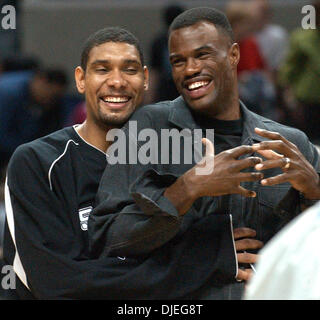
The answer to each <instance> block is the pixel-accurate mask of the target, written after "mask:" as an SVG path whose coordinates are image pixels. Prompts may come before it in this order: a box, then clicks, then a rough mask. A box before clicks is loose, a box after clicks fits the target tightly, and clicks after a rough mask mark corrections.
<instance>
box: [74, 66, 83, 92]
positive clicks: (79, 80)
mask: <svg viewBox="0 0 320 320" xmlns="http://www.w3.org/2000/svg"><path fill="white" fill-rule="evenodd" d="M74 77H75V80H76V86H77V89H78V92H79V93H81V94H84V92H85V89H86V87H85V80H84V78H85V72H84V71H83V69H82V68H81V67H80V66H78V67H76V69H75V70H74Z"/></svg>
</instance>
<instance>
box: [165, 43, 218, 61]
mask: <svg viewBox="0 0 320 320" xmlns="http://www.w3.org/2000/svg"><path fill="white" fill-rule="evenodd" d="M201 50H210V51H216V49H215V48H214V47H212V46H211V45H208V44H206V45H203V46H201V47H199V48H197V49H194V51H195V52H198V51H201ZM180 56H182V55H181V54H179V53H172V54H170V56H169V58H170V60H171V59H174V58H178V57H180Z"/></svg>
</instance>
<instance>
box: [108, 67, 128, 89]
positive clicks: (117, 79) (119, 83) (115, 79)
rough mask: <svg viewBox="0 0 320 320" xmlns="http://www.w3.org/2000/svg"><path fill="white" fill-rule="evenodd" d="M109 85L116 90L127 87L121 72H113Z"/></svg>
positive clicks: (110, 75) (109, 78)
mask: <svg viewBox="0 0 320 320" xmlns="http://www.w3.org/2000/svg"><path fill="white" fill-rule="evenodd" d="M107 84H108V86H110V87H114V88H123V87H125V86H126V84H127V81H126V79H124V77H123V75H122V73H121V71H120V70H113V71H112V72H111V73H110V74H109V77H108V79H107Z"/></svg>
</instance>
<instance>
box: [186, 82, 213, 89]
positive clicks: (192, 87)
mask: <svg viewBox="0 0 320 320" xmlns="http://www.w3.org/2000/svg"><path fill="white" fill-rule="evenodd" d="M208 83H209V81H197V82H193V83H191V84H190V85H189V86H188V89H189V90H194V89H198V88H200V87H203V86H205V85H207V84H208Z"/></svg>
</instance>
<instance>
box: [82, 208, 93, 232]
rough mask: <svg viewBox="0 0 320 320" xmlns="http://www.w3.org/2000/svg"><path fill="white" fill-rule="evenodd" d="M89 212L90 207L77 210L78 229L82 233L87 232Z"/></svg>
mask: <svg viewBox="0 0 320 320" xmlns="http://www.w3.org/2000/svg"><path fill="white" fill-rule="evenodd" d="M91 211H92V207H91V206H90V207H85V208H82V209H79V219H80V227H81V230H83V231H87V230H88V219H89V215H90V213H91Z"/></svg>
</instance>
